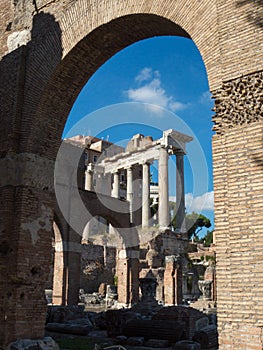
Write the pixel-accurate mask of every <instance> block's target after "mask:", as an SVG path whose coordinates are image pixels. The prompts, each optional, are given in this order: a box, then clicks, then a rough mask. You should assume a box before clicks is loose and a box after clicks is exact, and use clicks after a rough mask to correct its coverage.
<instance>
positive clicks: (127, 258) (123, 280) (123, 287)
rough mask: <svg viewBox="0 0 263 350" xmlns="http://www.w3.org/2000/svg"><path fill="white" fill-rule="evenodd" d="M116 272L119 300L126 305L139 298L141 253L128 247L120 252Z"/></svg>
mask: <svg viewBox="0 0 263 350" xmlns="http://www.w3.org/2000/svg"><path fill="white" fill-rule="evenodd" d="M116 274H117V276H118V302H119V303H121V304H125V305H130V304H133V303H136V302H137V301H138V300H139V254H138V251H137V250H132V249H129V250H128V249H127V250H124V249H123V250H120V251H119V252H118V259H117V268H116Z"/></svg>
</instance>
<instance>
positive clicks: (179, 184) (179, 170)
mask: <svg viewBox="0 0 263 350" xmlns="http://www.w3.org/2000/svg"><path fill="white" fill-rule="evenodd" d="M175 156H176V232H178V233H186V227H185V193H184V152H178V153H176V154H175ZM186 238H187V237H186Z"/></svg>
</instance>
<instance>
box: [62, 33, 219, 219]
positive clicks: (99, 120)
mask: <svg viewBox="0 0 263 350" xmlns="http://www.w3.org/2000/svg"><path fill="white" fill-rule="evenodd" d="M212 107H213V101H212V99H211V97H210V93H209V86H208V81H207V74H206V70H205V66H204V63H203V61H202V57H201V55H200V53H199V51H198V49H197V47H196V46H195V44H194V42H193V41H191V40H190V39H186V38H180V37H172V36H169V37H154V38H151V39H146V40H143V41H140V42H137V43H135V44H133V45H131V46H129V47H127V48H125V49H124V50H122V51H120V52H119V53H117V54H116V55H114V56H113V57H112V58H111V59H110V60H108V61H107V62H106V63H105V64H104V65H102V66H101V67H100V68H99V69H98V70H97V71H96V72H95V74H94V75H93V76H92V77H91V78H90V79H89V81H88V82H87V83H86V85H85V86H84V87H83V89H82V91H81V93H80V94H79V96H78V98H77V99H76V101H75V104H74V105H73V107H72V110H71V112H70V114H69V117H68V120H67V123H66V125H65V129H64V133H63V138H65V137H70V136H74V135H77V134H83V135H93V136H97V137H100V138H104V139H107V140H109V141H111V142H114V143H117V144H119V145H122V146H125V145H126V144H127V142H128V140H129V139H130V138H131V137H132V136H133V135H134V134H136V133H141V134H143V135H145V136H146V135H151V136H153V138H154V139H157V138H160V137H161V136H162V132H163V131H164V130H167V129H175V130H178V131H180V132H183V133H185V134H188V135H190V136H193V138H194V140H193V141H192V142H190V143H189V144H188V145H187V155H186V156H185V193H186V210H187V212H188V213H191V212H192V211H196V212H202V213H203V214H204V215H206V216H207V217H209V218H210V220H211V221H212V222H213V218H214V214H213V181H212V152H211V138H212V122H211V116H212V111H211V108H212ZM174 164H175V159H174V157H170V160H169V195H170V199H171V200H175V165H174ZM151 172H152V174H153V178H154V179H156V176H157V175H156V174H157V169H156V167H154V166H153V167H152V169H151Z"/></svg>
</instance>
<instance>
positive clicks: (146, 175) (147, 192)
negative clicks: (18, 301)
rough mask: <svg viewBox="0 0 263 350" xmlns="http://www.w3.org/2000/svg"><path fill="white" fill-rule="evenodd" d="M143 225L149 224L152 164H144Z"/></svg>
mask: <svg viewBox="0 0 263 350" xmlns="http://www.w3.org/2000/svg"><path fill="white" fill-rule="evenodd" d="M142 171H143V172H142V227H148V226H149V217H150V165H149V164H148V163H145V164H143V166H142Z"/></svg>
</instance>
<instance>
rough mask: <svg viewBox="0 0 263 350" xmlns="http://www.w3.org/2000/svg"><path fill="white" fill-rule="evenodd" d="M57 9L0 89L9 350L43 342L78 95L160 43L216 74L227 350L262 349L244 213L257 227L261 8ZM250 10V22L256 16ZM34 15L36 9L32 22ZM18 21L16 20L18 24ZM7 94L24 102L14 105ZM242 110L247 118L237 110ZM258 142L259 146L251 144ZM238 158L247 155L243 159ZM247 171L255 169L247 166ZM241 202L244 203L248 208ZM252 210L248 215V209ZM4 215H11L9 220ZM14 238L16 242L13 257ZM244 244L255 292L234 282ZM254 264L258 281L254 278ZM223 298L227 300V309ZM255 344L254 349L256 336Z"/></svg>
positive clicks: (8, 63)
mask: <svg viewBox="0 0 263 350" xmlns="http://www.w3.org/2000/svg"><path fill="white" fill-rule="evenodd" d="M5 5H6V7H4V10H6V9H8V5H7V1H6V2H5ZM56 5H57V4H54V7H53V6H51V7H45V5H44V7H43V8H42V10H40V9H38V8H36V9H35V11H36V12H39V13H38V14H36V15H35V16H34V21H33V28H32V38H31V39H32V40H31V41H28V39H27V38H25V41H24V43H26V44H27V45H26V46H22V47H20V48H17V46H15V45H14V46H12V45H11V44H10V45H9V48H10V53H9V54H8V55H6V56H5V57H4V58H3V60H2V61H1V71H3V72H4V73H3V74H1V79H2V80H3V84H2V85H1V86H2V88H3V91H4V94H3V96H4V99H5V100H4V103H3V109H4V113H3V116H4V117H3V121H4V123H5V124H6V126H5V132H4V133H3V135H2V138H1V142H2V143H1V144H2V146H3V152H2V155H3V167H2V169H4V171H5V172H6V173H4V175H5V178H6V179H8V180H5V181H6V182H4V183H3V188H4V189H3V190H2V192H1V195H2V198H3V202H5V203H6V205H5V208H2V209H1V210H2V212H3V215H2V214H1V217H3V218H4V219H3V223H2V224H1V225H2V226H1V227H3V229H1V232H3V236H4V239H3V242H4V243H5V244H4V243H3V244H2V247H3V248H2V250H3V254H2V255H3V256H1V266H3V270H1V271H3V273H2V275H3V278H1V282H2V287H1V294H2V298H1V309H2V310H3V312H2V315H3V317H2V318H1V321H0V322H1V327H0V329H1V331H0V339H1V342H2V343H7V342H9V341H11V340H15V339H16V338H18V337H20V338H23V337H42V336H43V325H44V319H45V305H44V301H43V300H42V299H41V295H42V294H41V293H43V290H44V282H43V281H44V280H45V279H46V276H47V273H48V268H47V266H46V265H45V262H46V261H49V259H50V251H49V249H47V247H50V246H51V244H49V243H50V240H51V238H50V237H51V230H52V221H53V218H52V208H53V206H54V202H53V197H52V182H53V181H52V177H53V167H54V164H53V162H54V160H55V157H56V153H57V150H58V145H59V142H60V136H61V133H62V129H63V125H64V123H65V120H66V118H67V115H68V112H69V110H70V108H71V106H72V104H73V102H74V100H75V98H76V96H77V95H78V93H79V91H80V89H81V88H82V86H83V85H84V83H85V82H86V80H87V79H88V78H89V77H90V76H91V75H92V74H93V72H94V71H95V70H96V69H97V68H98V67H99V66H100V65H101V64H102V63H103V62H105V60H107V59H108V58H109V57H111V56H112V55H113V54H114V53H116V52H117V51H118V50H120V49H122V48H124V47H126V46H127V45H129V44H131V43H133V42H135V41H138V40H141V39H144V38H147V37H151V36H154V35H182V36H187V37H191V38H192V39H193V40H194V41H195V43H196V45H197V46H198V48H199V50H200V52H201V55H202V56H203V59H204V62H205V65H206V68H207V73H208V78H209V83H210V89H211V90H212V91H213V92H214V96H215V97H216V113H217V116H216V119H215V122H216V131H217V136H216V137H215V140H214V147H215V160H214V161H215V165H216V171H215V179H216V181H215V183H216V195H217V197H216V206H217V208H216V215H217V217H218V230H220V231H219V234H218V236H217V241H218V248H219V250H218V258H219V261H220V265H219V271H218V276H217V281H218V283H219V290H220V291H221V292H220V293H219V294H218V301H219V305H220V314H219V329H220V331H221V345H222V346H225V347H227V346H228V347H229V346H234V348H235V347H237V346H238V347H239V348H241V347H242V346H243V348H244V349H245V348H246V349H247V347H246V346H247V345H246V344H253V345H251V346H258V348H260V346H262V341H261V340H260V335H261V328H260V327H261V321H262V315H261V314H260V310H261V306H262V304H263V300H262V297H261V296H260V294H258V295H257V307H256V308H255V310H253V315H252V318H250V319H249V321H248V319H247V317H246V313H245V311H246V307H245V306H246V305H248V303H250V302H251V300H253V298H252V297H253V292H252V291H253V290H254V289H253V286H255V285H256V284H257V281H258V278H259V276H260V275H261V272H262V267H260V266H262V265H261V263H262V261H261V258H260V256H258V255H257V257H256V258H255V255H254V254H251V252H252V251H254V250H256V248H257V247H260V246H261V241H260V238H259V237H260V236H261V235H260V234H261V225H253V222H252V221H251V220H250V221H249V223H247V224H246V225H245V229H244V225H240V220H239V218H241V217H242V212H241V211H242V209H243V208H246V209H245V210H246V218H247V217H253V218H255V217H258V218H260V206H258V203H262V194H260V193H257V192H256V193H254V192H255V191H257V190H255V188H254V186H253V184H254V183H258V181H259V180H260V181H259V183H260V182H262V181H261V180H262V164H261V161H260V156H259V154H260V151H259V150H260V147H261V137H260V135H261V134H262V123H261V120H262V118H261V114H260V113H261V112H260V109H258V107H256V106H257V104H258V103H259V105H261V104H260V101H261V93H260V92H258V89H259V88H260V87H261V86H262V63H261V62H262V60H261V59H260V58H261V57H260V54H261V52H262V51H259V49H258V42H260V38H261V37H262V34H261V32H260V26H255V24H254V22H252V21H250V19H251V16H252V15H253V14H254V15H255V18H256V14H257V13H258V8H255V7H254V4H253V3H247V4H246V5H244V4H240V6H237V4H236V2H235V1H229V2H227V3H224V4H223V3H222V2H220V1H217V2H214V3H212V4H211V2H209V3H207V2H202V3H200V2H198V1H196V2H194V3H192V2H191V4H190V3H188V2H187V1H177V2H171V3H169V4H167V2H166V1H158V2H157V1H155V2H152V3H151V4H149V2H148V1H143V2H141V1H135V2H127V3H125V4H122V3H118V4H115V5H112V4H110V3H108V2H104V3H94V7H92V6H90V4H87V3H85V4H84V2H82V1H78V2H75V3H74V4H68V5H65V8H63V9H62V8H59V7H57V6H56ZM241 5H242V6H241ZM32 6H33V5H32ZM61 10H62V11H61ZM248 10H249V13H250V17H247V13H248ZM30 11H32V9H30V10H28V13H27V14H29V13H30ZM41 11H42V12H41ZM229 11H230V12H231V16H230V15H229ZM9 12H11V10H10V11H9ZM251 14H252V15H251ZM15 16H18V14H17V13H16V14H15ZM9 17H10V18H12V14H10V16H9ZM252 18H253V16H252ZM233 21H235V25H236V26H235V28H236V29H235V28H233ZM47 24H48V25H47ZM9 27H10V26H9ZM20 29H21V28H20ZM13 30H14V29H13ZM255 33H256V34H257V35H254V34H255ZM260 35H261V36H260ZM7 36H8V33H5V34H3V36H2V38H3V41H6V39H7ZM232 45H233V46H232ZM229 48H231V49H232V48H233V50H229ZM248 48H249V51H248V50H247V49H248ZM5 49H6V46H5V48H4V50H5ZM14 63H16V66H15V65H14ZM237 66H238V69H237ZM8 67H9V68H10V70H11V67H13V68H14V67H17V68H16V69H14V70H12V72H13V71H15V73H10V70H8V69H7V68H8ZM25 67H26V68H27V69H25ZM240 79H241V80H240ZM223 82H224V83H223ZM240 82H241V83H242V84H241V85H240ZM243 91H244V92H245V93H246V92H247V93H252V95H254V96H255V103H254V102H253V106H254V107H253V108H252V109H251V108H250V107H249V106H247V105H246V102H247V101H248V100H249V99H250V98H249V97H244V98H243V99H242V98H241V97H242V96H243V95H242V94H243ZM9 96H15V101H16V104H14V103H13V100H12V99H10V98H9ZM232 97H235V98H232ZM234 100H235V101H236V102H235V103H233V101H234ZM222 101H223V102H222ZM14 105H15V106H14ZM242 108H244V110H245V112H244V113H243V112H242V113H241V112H240V109H242ZM233 116H234V117H233ZM240 116H241V119H240V118H239V117H240ZM8 118H10V119H8ZM11 120H12V121H11ZM8 134H11V135H12V137H11V138H10V140H7V137H6V135H8ZM244 135H245V136H244ZM251 139H252V140H253V144H252V145H251V144H250V143H249V142H250V141H249V140H251ZM237 145H238V147H237ZM240 149H243V150H244V154H242V155H239V151H240ZM8 152H9V154H8ZM7 154H8V157H7ZM232 155H233V158H232ZM239 156H240V159H239V160H240V162H239V165H240V168H238V169H237V168H236V164H235V159H236V157H239ZM242 156H244V159H243V160H242V159H241V158H242ZM10 157H11V158H10ZM233 159H234V160H233ZM8 162H11V163H12V162H13V164H19V165H21V167H22V173H23V174H29V175H28V176H25V177H24V178H19V177H18V178H17V177H16V176H14V174H12V171H10V168H8V167H7V166H6V164H9V163H8ZM247 164H250V165H251V167H250V168H248V167H247ZM252 168H253V170H251V169H252ZM36 170H37V171H36ZM236 170H238V171H236ZM10 174H11V175H10ZM42 174H45V176H44V177H43V176H42ZM222 174H223V175H222ZM233 174H239V175H240V174H241V176H239V175H233ZM222 176H223V178H222ZM241 177H242V178H249V179H250V181H251V182H250V183H247V182H244V183H241V182H240V183H238V181H241V180H242V179H241ZM10 179H11V180H10ZM8 186H9V187H8ZM235 186H237V187H235ZM243 186H245V189H244V187H243ZM236 194H237V197H236ZM253 194H255V195H256V196H254V195H253ZM239 195H240V196H239ZM239 197H240V198H243V201H242V203H241V202H240V200H239ZM248 202H249V203H250V206H247V205H246V203H248ZM240 204H241V207H240V211H236V209H235V208H237V205H240ZM7 209H8V210H7ZM6 211H8V212H9V213H13V214H12V215H11V214H10V216H7V215H5V214H6ZM252 213H253V215H252ZM12 218H15V219H14V220H12ZM233 218H235V219H236V218H237V219H236V220H235V219H233ZM242 220H245V219H242ZM242 220H241V221H242ZM258 220H260V219H258ZM245 221H246V220H245ZM242 222H243V221H242ZM253 226H254V228H253V229H252V227H253ZM244 230H245V231H247V232H248V234H249V235H250V234H251V235H253V240H251V241H250V245H247V241H246V239H247V237H246V232H245V231H244ZM229 232H230V233H231V234H230V233H229ZM10 236H12V239H13V241H14V242H15V243H14V245H13V247H12V249H11V248H10V246H11V244H10V243H11V242H10ZM48 237H49V238H48ZM5 239H6V240H5ZM248 239H249V240H250V237H249V238H248ZM36 243H37V245H36ZM243 246H245V247H246V252H247V255H245V257H242V259H243V260H242V261H243V265H244V266H245V267H246V269H243V273H244V274H245V275H246V276H247V278H248V280H247V281H248V282H247V283H248V284H247V285H246V286H243V284H242V283H241V285H240V284H239V280H240V279H237V278H236V276H238V275H239V274H240V272H241V271H240V262H239V261H238V263H237V261H236V256H238V254H239V253H240V252H241V251H243V250H242V249H243V248H242V247H243ZM6 247H8V248H6ZM9 248H10V249H9ZM39 251H41V252H42V254H41V255H40V254H39ZM25 258H26V259H25ZM220 259H221V260H220ZM37 265H40V268H38V267H39V266H37ZM6 266H7V267H6ZM12 266H15V268H14V269H12ZM250 266H254V267H255V271H257V270H258V271H259V272H258V273H256V274H255V275H254V274H253V275H252V274H251V271H250ZM225 269H227V274H226V273H225ZM7 270H8V271H7ZM229 270H231V271H230V272H229ZM6 271H7V272H8V273H6ZM242 280H244V279H242ZM28 281H30V284H29V283H28ZM14 285H15V289H14V288H13V286H14ZM239 288H241V289H242V288H244V290H245V292H244V293H243V296H244V298H243V301H242V303H243V304H242V305H241V304H240V300H239V298H237V297H236V294H235V292H236V291H237V290H239ZM13 289H14V290H13ZM242 290H243V289H242ZM22 293H25V294H27V295H28V296H29V298H28V299H30V300H31V301H32V303H34V306H35V308H34V310H32V309H31V308H30V310H31V316H32V317H31V321H30V322H29V323H28V327H25V315H26V313H27V311H28V309H29V307H28V306H27V305H26V302H25V301H23V298H20V297H21V295H23V294H22ZM224 300H228V304H225V303H224ZM249 305H250V304H249ZM240 308H242V310H244V311H242V310H241V311H242V317H236V316H237V315H238V314H239V312H240ZM252 308H253V307H252ZM229 320H231V321H229ZM243 323H245V326H244V324H243ZM254 334H255V335H256V337H257V340H255V339H254V338H253V335H254ZM243 335H246V337H244V338H245V342H246V344H244V343H242V344H241V345H240V339H241V338H242V337H241V336H243ZM237 344H238V345H237Z"/></svg>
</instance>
